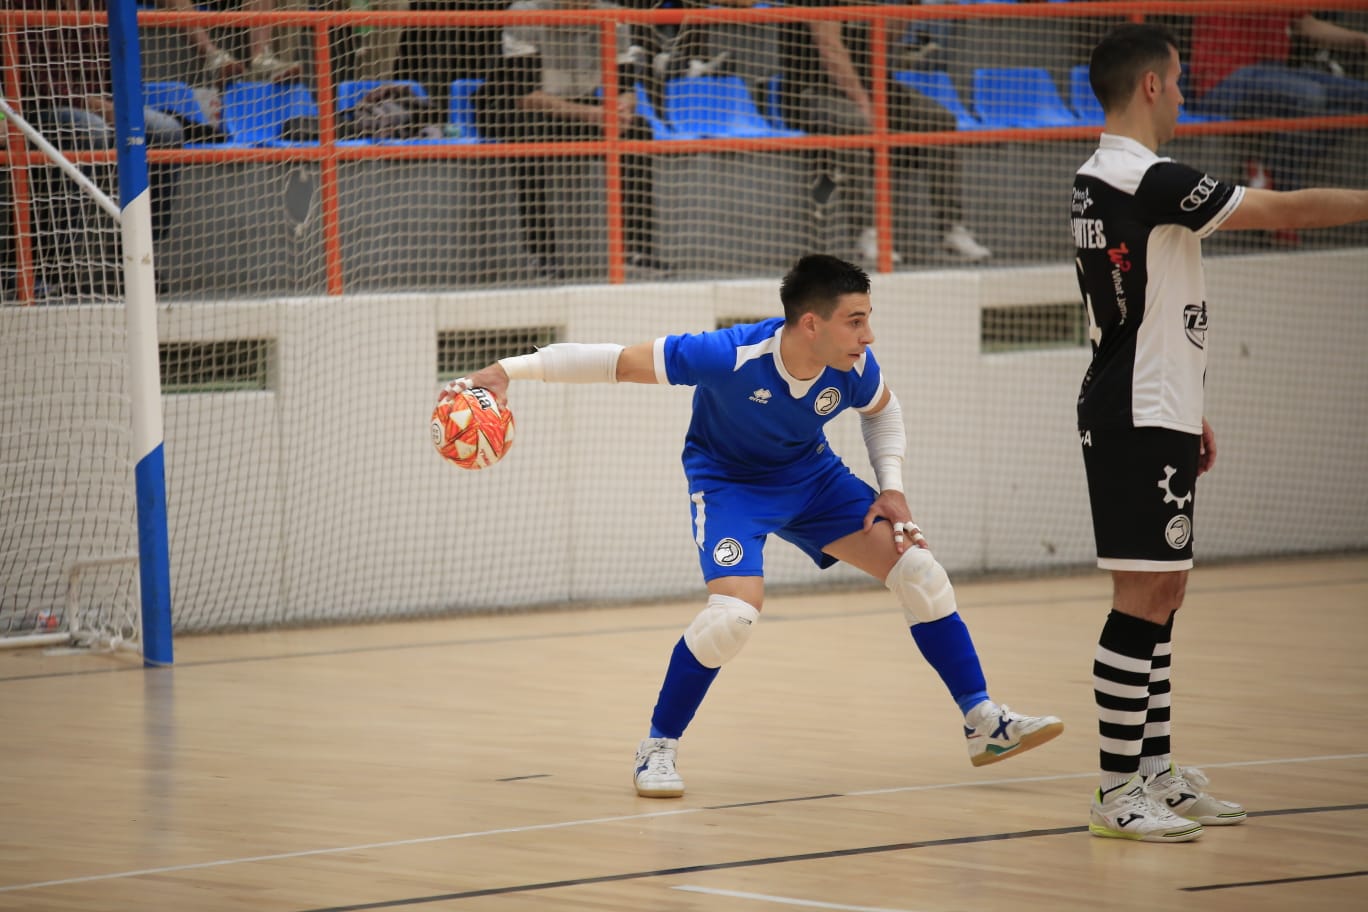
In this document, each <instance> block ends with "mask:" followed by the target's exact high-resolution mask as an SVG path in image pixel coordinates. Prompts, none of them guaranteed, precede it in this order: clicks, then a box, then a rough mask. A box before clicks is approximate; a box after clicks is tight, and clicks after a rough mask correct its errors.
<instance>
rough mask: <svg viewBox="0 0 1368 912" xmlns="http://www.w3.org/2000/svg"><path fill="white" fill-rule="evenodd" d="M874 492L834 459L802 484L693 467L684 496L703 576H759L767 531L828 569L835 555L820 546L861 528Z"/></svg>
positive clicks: (874, 494)
mask: <svg viewBox="0 0 1368 912" xmlns="http://www.w3.org/2000/svg"><path fill="white" fill-rule="evenodd" d="M877 496H878V494H877V492H876V491H875V490H874V489H873V488H871V487H870V486H869V485H867V484H865V483H864V482H863V481H861V480H860V479H859V478H857V477H856V476H855V475H854V473H852V472H851V471H850V469H849V468H848V467H847V466H846V464H845V463H843V462H841V461H840V460H839V459H832V460H831V461H830V462H828V463H826V465H825V466H823V467H822V468H820V469H818V470H817V471H816V472H815V473H813V474H811V475H809V476H808V477H807V478H806V479H805V480H804V483H803V484H801V485H786V486H776V485H773V484H765V483H763V482H752V483H738V482H735V481H730V480H726V479H722V478H718V477H715V476H707V475H704V474H702V473H696V474H694V475H693V476H692V477H690V479H689V499H690V500H691V501H692V505H691V510H692V512H693V529H694V542H695V544H697V545H698V562H699V565H700V566H701V567H702V568H703V579H705V580H713V579H716V578H717V577H719V576H764V575H765V553H764V552H765V538H766V537H767V536H768V535H770V534H771V533H773V534H775V535H778V536H779V537H780V538H782V539H783V540H784V541H787V542H792V543H793V544H794V545H796V546H798V548H799V550H801V551H802V552H803V553H804V554H806V555H807V556H808V557H810V558H812V561H813V563H815V564H816V565H817V566H819V567H821V568H823V569H826V568H827V567H830V566H831V565H832V564H834V563H836V558H834V557H832V556H830V555H828V554H823V553H822V548H824V547H825V546H827V545H829V544H831V543H832V542H834V541H836V540H837V539H840V538H844V537H845V536H847V535H850V534H851V533H852V532H858V531H859V530H860V529H862V528H863V527H864V518H865V514H866V513H868V512H869V505H870V504H872V503H873V502H874V500H875V498H876V497H877Z"/></svg>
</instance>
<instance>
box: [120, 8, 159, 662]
mask: <svg viewBox="0 0 1368 912" xmlns="http://www.w3.org/2000/svg"><path fill="white" fill-rule="evenodd" d="M109 47H110V65H111V72H112V77H113V78H112V84H113V95H114V121H115V123H114V129H115V137H116V142H117V144H118V173H119V209H120V211H121V212H122V213H123V218H122V220H121V226H120V227H121V232H120V233H121V238H122V240H123V273H124V295H125V300H124V313H125V315H126V319H127V324H128V392H129V399H130V408H129V412H130V416H131V418H132V423H133V465H134V468H133V477H134V486H135V489H136V491H137V512H138V568H139V579H140V581H141V583H142V595H141V607H142V651H143V662H144V663H145V664H148V665H170V664H171V661H172V648H171V563H170V553H169V552H170V548H169V544H168V541H167V534H166V466H165V456H164V450H163V446H164V442H163V439H162V410H161V377H160V374H159V367H158V360H157V358H158V349H157V295H156V288H157V286H156V280H155V278H154V272H153V263H152V204H151V199H152V195H151V192H150V190H149V187H148V179H147V143H146V139H145V130H144V125H143V104H142V99H143V93H142V75H141V72H142V62H141V59H140V56H139V53H138V10H137V4H136V2H135V0H111V2H110V4H109Z"/></svg>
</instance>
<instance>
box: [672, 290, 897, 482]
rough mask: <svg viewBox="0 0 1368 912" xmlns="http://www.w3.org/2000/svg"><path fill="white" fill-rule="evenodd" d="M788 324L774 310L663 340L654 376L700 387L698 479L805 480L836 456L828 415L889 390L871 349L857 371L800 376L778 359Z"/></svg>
mask: <svg viewBox="0 0 1368 912" xmlns="http://www.w3.org/2000/svg"><path fill="white" fill-rule="evenodd" d="M783 328H784V320H783V318H782V317H775V318H773V319H769V320H765V321H764V322H761V323H749V324H737V325H735V326H731V327H728V328H726V329H719V330H715V331H713V332H705V333H691V334H687V335H678V336H666V337H664V338H662V339H657V340H656V343H655V361H656V376H657V378H659V379H661V380H665V381H668V382H669V383H671V384H674V385H681V386H693V387H694V388H695V389H694V398H693V418H692V420H691V421H690V422H689V432H688V435H687V437H686V438H685V442H684V469H685V472H686V474H688V475H689V476H690V477H691V478H693V477H696V476H698V475H699V474H703V475H708V476H712V477H718V478H726V479H731V480H735V481H760V480H763V481H765V482H767V483H771V484H775V485H787V484H802V483H804V481H805V479H807V478H810V477H811V475H812V473H814V472H815V471H817V470H818V469H819V468H820V467H822V466H823V465H824V464H825V463H827V462H828V461H831V460H837V459H838V457H836V456H835V454H833V453H832V452H831V447H830V446H829V445H828V443H827V437H826V432H825V430H824V429H825V426H826V423H827V422H828V421H830V420H831V419H832V418H835V417H836V416H837V415H839V414H840V413H841V412H843V411H845V410H846V409H848V408H855V409H857V410H861V411H863V410H866V409H869V408H872V407H873V406H874V405H876V404H877V403H878V401H879V399H880V398H881V397H882V396H883V390H884V383H883V376H882V373H881V372H880V370H879V365H878V362H877V361H875V360H874V353H873V352H872V351H870V350H869V349H865V353H864V356H863V357H861V358H860V360H859V361H857V362H856V363H855V366H854V368H853V369H851V370H848V371H841V370H836V369H834V368H830V367H828V368H825V369H824V370H823V371H822V372H821V373H820V374H818V375H817V376H816V377H814V378H813V379H811V380H799V379H796V378H795V377H793V376H792V375H791V374H790V373H789V372H788V371H787V370H785V369H784V365H783V362H782V361H781V360H780V358H779V335H780V332H781V331H782V330H783Z"/></svg>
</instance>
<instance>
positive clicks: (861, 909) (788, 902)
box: [670, 886, 912, 912]
mask: <svg viewBox="0 0 1368 912" xmlns="http://www.w3.org/2000/svg"><path fill="white" fill-rule="evenodd" d="M670 889H671V890H683V891H684V892H686V893H708V894H710V895H712V896H729V897H731V898H732V899H754V900H758V901H760V902H768V903H775V904H777V905H781V906H805V907H807V908H809V909H840V910H842V912H912V910H911V909H890V908H889V907H888V906H847V905H845V904H844V903H829V902H820V901H819V900H815V899H794V898H792V897H790V896H771V895H770V894H768V893H742V892H741V891H740V890H717V889H714V888H712V887H695V886H679V887H671V888H670Z"/></svg>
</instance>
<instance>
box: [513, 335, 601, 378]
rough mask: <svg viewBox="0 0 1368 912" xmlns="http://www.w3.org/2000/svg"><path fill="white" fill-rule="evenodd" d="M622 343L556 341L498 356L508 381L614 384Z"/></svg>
mask: <svg viewBox="0 0 1368 912" xmlns="http://www.w3.org/2000/svg"><path fill="white" fill-rule="evenodd" d="M621 355H622V346H621V345H616V344H613V343H611V342H599V343H592V344H587V343H583V342H557V343H556V344H554V345H548V346H546V347H545V348H542V349H539V350H537V351H535V352H533V353H532V354H530V355H516V356H514V357H512V358H500V359H499V366H500V367H502V368H503V369H504V372H505V373H507V374H508V379H510V380H541V381H543V382H545V383H617V363H618V358H619V357H620V356H621Z"/></svg>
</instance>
